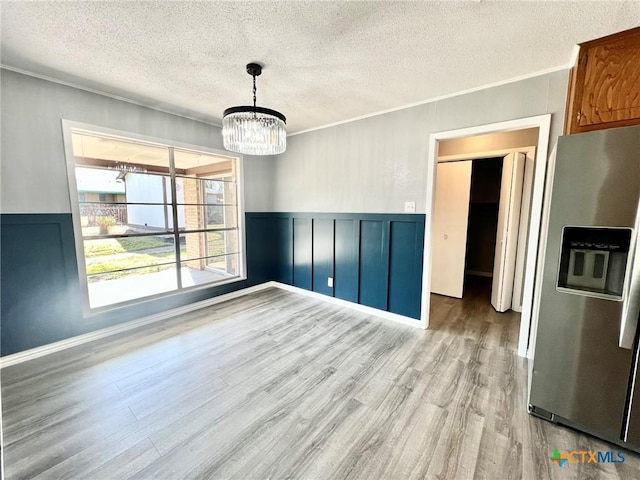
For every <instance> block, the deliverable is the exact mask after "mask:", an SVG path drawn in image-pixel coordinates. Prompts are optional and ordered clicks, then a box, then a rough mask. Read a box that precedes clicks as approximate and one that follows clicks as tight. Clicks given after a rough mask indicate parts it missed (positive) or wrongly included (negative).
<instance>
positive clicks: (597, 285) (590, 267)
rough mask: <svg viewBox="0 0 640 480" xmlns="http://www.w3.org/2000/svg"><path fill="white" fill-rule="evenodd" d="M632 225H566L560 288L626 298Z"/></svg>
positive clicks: (593, 295) (620, 298)
mask: <svg viewBox="0 0 640 480" xmlns="http://www.w3.org/2000/svg"><path fill="white" fill-rule="evenodd" d="M631 233H632V229H630V228H603V227H568V226H566V227H564V228H563V230H562V247H561V248H562V250H561V252H560V265H559V272H558V285H557V288H558V290H559V291H562V292H566V293H576V294H579V295H587V296H592V297H599V298H606V299H610V300H622V293H623V290H624V278H625V272H626V268H627V258H628V256H629V247H630V244H631Z"/></svg>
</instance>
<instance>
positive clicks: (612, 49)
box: [565, 27, 640, 133]
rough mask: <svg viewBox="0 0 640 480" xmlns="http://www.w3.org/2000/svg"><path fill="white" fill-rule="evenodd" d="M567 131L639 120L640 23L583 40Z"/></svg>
mask: <svg viewBox="0 0 640 480" xmlns="http://www.w3.org/2000/svg"><path fill="white" fill-rule="evenodd" d="M566 112H567V113H566V119H565V120H566V121H565V133H582V132H588V131H591V130H602V129H605V128H612V127H623V126H627V125H638V124H640V27H638V28H633V29H631V30H625V31H624V32H620V33H616V34H614V35H609V36H607V37H603V38H599V39H597V40H591V41H589V42H585V43H581V44H580V53H579V55H578V63H577V65H576V66H575V67H574V68H572V69H571V76H570V80H569V95H568V98H567V110H566Z"/></svg>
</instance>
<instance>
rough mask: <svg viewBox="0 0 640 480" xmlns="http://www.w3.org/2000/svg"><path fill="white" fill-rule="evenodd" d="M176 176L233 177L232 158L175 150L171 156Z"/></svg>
mask: <svg viewBox="0 0 640 480" xmlns="http://www.w3.org/2000/svg"><path fill="white" fill-rule="evenodd" d="M173 158H174V162H175V167H176V174H177V175H184V176H194V177H195V176H204V175H206V176H211V175H220V176H222V175H233V174H234V172H235V168H234V161H235V159H234V158H233V157H225V156H222V155H213V154H210V153H204V152H197V151H193V150H181V149H179V148H176V149H175V150H174V154H173Z"/></svg>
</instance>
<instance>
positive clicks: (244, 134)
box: [222, 63, 287, 155]
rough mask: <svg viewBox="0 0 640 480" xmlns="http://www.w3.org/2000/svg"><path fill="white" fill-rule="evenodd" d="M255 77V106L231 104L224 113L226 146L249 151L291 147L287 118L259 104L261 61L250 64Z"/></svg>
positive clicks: (268, 152) (259, 152) (278, 150)
mask: <svg viewBox="0 0 640 480" xmlns="http://www.w3.org/2000/svg"><path fill="white" fill-rule="evenodd" d="M247 73H248V74H249V75H251V76H252V77H253V106H250V105H244V106H240V107H231V108H227V109H226V110H225V111H224V114H223V116H222V138H223V141H224V148H226V149H227V150H231V151H232V152H237V153H244V154H247V155H275V154H278V153H282V152H284V151H285V149H286V148H287V129H286V126H285V124H286V123H287V119H286V118H285V116H284V115H283V114H281V113H280V112H276V111H275V110H271V109H270V108H264V107H257V106H256V77H257V76H259V75H260V74H261V73H262V67H261V66H260V65H258V64H257V63H250V64H248V65H247Z"/></svg>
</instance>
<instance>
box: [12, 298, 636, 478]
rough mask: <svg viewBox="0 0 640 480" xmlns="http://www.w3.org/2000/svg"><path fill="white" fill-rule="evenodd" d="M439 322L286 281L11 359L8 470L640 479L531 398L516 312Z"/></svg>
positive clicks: (473, 301) (462, 307)
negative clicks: (376, 311)
mask: <svg viewBox="0 0 640 480" xmlns="http://www.w3.org/2000/svg"><path fill="white" fill-rule="evenodd" d="M487 295H488V292H487V291H486V290H483V289H479V290H475V291H474V292H471V294H470V295H469V297H468V298H466V299H465V300H463V301H460V300H453V299H448V298H445V297H438V296H434V298H433V299H432V327H433V328H432V329H430V330H428V331H426V332H424V331H421V330H418V329H414V328H411V327H405V326H402V325H397V324H393V323H390V322H388V321H384V320H379V319H376V318H374V317H370V316H367V315H364V314H360V313H354V312H353V311H351V310H348V309H344V308H340V307H337V306H334V305H330V304H327V303H324V302H321V301H318V300H315V299H310V298H308V297H305V296H301V295H298V294H293V293H290V292H285V291H281V290H278V289H269V290H266V291H263V292H259V293H256V294H252V295H249V296H245V297H242V298H238V299H235V300H232V301H229V302H227V303H224V304H221V305H218V306H214V307H211V308H208V309H205V310H201V311H197V312H192V313H190V314H187V315H183V316H181V317H179V318H176V319H171V320H167V321H164V322H160V323H156V324H153V325H149V326H147V327H143V328H141V329H139V330H136V331H132V332H128V333H127V334H123V335H120V336H115V337H110V338H108V339H104V340H101V341H99V342H95V343H92V344H88V345H84V346H81V347H77V348H74V349H71V350H66V351H64V352H60V353H57V354H54V355H50V356H48V357H44V358H40V359H37V360H33V361H30V362H27V363H24V364H20V365H16V366H13V367H9V368H6V369H4V370H3V371H2V394H3V398H2V402H3V414H4V418H3V424H4V443H5V448H4V452H5V469H6V470H5V471H6V478H7V479H9V480H13V479H18V478H20V479H26V478H29V479H31V478H52V479H53V478H55V479H58V478H79V479H111V478H113V479H118V480H119V479H125V478H135V479H147V478H167V479H178V478H237V479H266V478H270V479H281V478H304V479H316V478H317V479H343V478H362V479H368V480H370V479H405V478H407V479H413V478H434V479H435V478H438V479H445V478H447V479H466V478H486V479H492V480H493V479H503V478H504V479H506V478H525V479H546V478H553V479H577V478H580V479H582V478H640V457H638V456H636V455H633V454H631V453H627V455H626V458H627V461H626V463H624V464H586V465H565V466H564V467H562V468H560V467H559V466H558V465H556V464H554V463H552V462H550V461H549V456H550V455H551V453H552V451H553V449H555V448H557V449H559V450H561V451H571V450H611V449H613V450H618V448H617V447H613V446H612V445H609V444H606V443H604V442H600V441H598V440H595V439H593V438H591V437H588V436H586V435H583V434H580V433H577V432H575V431H573V430H570V429H567V428H564V427H559V426H556V425H553V424H550V423H548V422H544V421H542V420H539V419H537V418H533V417H531V416H529V415H528V414H527V413H526V398H525V396H526V393H525V389H526V364H525V361H524V360H522V359H521V358H519V357H518V356H517V354H516V343H517V334H518V316H517V314H514V313H510V314H497V313H495V312H494V311H493V309H492V308H491V307H490V306H489V303H488V300H487Z"/></svg>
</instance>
